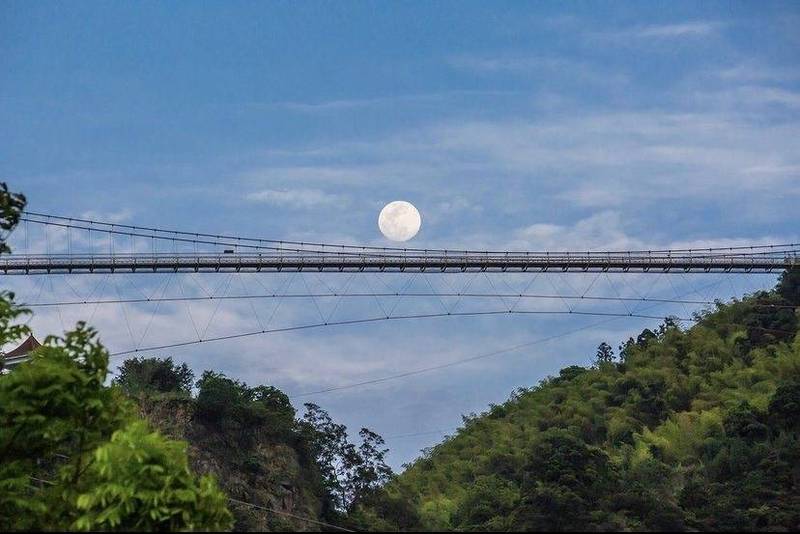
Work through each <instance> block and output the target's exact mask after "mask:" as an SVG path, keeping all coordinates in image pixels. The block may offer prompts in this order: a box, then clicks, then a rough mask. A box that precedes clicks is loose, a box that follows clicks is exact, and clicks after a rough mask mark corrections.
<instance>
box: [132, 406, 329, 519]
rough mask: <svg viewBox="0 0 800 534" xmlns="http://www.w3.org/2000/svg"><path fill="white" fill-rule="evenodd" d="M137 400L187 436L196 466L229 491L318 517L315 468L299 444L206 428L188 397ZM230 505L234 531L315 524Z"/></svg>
mask: <svg viewBox="0 0 800 534" xmlns="http://www.w3.org/2000/svg"><path fill="white" fill-rule="evenodd" d="M135 400H136V402H137V403H138V406H139V409H140V412H141V414H142V416H144V417H146V418H147V419H148V420H149V421H151V423H152V424H153V426H155V427H156V428H158V429H159V430H160V431H161V432H162V433H164V434H166V435H168V436H169V437H171V438H174V439H182V440H186V441H187V442H188V444H189V458H190V461H191V464H192V467H193V468H194V470H195V471H196V472H197V473H211V474H213V475H214V476H215V477H216V478H217V480H218V482H219V484H220V486H221V487H222V488H223V490H224V491H225V492H226V493H227V494H228V496H229V497H231V498H233V499H236V500H239V501H244V502H248V503H253V504H256V505H259V506H261V507H264V508H269V509H272V510H277V511H280V512H287V513H290V514H292V515H295V516H300V517H308V518H312V519H317V518H318V517H319V515H320V511H321V508H322V499H321V498H320V496H319V495H318V491H319V490H318V488H319V484H318V481H319V474H318V472H317V469H316V466H315V465H314V464H313V462H309V461H308V459H307V458H304V457H303V454H302V452H301V451H299V450H298V448H299V447H297V446H298V444H296V443H286V442H282V441H280V440H279V439H277V438H275V437H274V436H271V435H270V433H269V432H268V430H257V431H255V432H254V433H252V434H251V435H248V436H237V435H230V434H226V433H223V432H219V431H217V430H216V429H213V428H209V427H207V426H205V425H203V424H202V423H200V422H198V421H196V420H194V418H193V413H194V411H193V408H194V404H193V400H192V399H190V398H186V397H178V396H174V395H172V396H171V395H146V396H145V395H142V396H139V397H138V398H136V399H135ZM230 510H231V512H232V513H233V514H234V516H235V518H236V525H235V530H237V531H252V530H255V531H276V530H296V531H308V530H315V528H314V526H313V525H312V524H309V523H307V522H305V521H301V520H297V519H292V518H290V517H288V516H284V515H280V514H276V513H273V512H269V511H266V510H260V509H256V508H254V507H250V506H246V505H241V504H237V503H234V502H231V503H230Z"/></svg>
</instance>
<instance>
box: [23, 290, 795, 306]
mask: <svg viewBox="0 0 800 534" xmlns="http://www.w3.org/2000/svg"><path fill="white" fill-rule="evenodd" d="M326 297H327V298H339V297H342V298H389V297H396V298H405V297H413V298H420V297H441V298H459V299H461V298H498V297H500V298H503V297H506V298H515V299H543V300H559V299H564V300H588V301H614V302H655V303H662V304H701V305H712V304H716V301H714V300H687V299H679V298H655V297H654V298H650V297H621V296H582V295H575V296H571V295H555V294H536V293H431V292H414V293H401V292H394V293H380V292H376V293H372V292H358V293H336V292H332V293H288V294H286V295H282V294H280V293H262V294H242V295H220V296H213V295H209V296H204V297H203V296H192V297H186V296H181V297H145V298H127V299H94V300H91V299H86V300H66V301H49V302H33V303H28V304H25V306H26V307H29V308H44V307H53V306H83V305H93V304H136V303H152V302H183V301H204V300H239V299H242V300H245V299H281V298H300V299H308V298H326ZM753 306H757V307H767V308H795V307H796V306H793V305H791V304H753Z"/></svg>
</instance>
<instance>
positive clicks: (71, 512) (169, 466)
mask: <svg viewBox="0 0 800 534" xmlns="http://www.w3.org/2000/svg"><path fill="white" fill-rule="evenodd" d="M23 207H24V197H23V196H22V195H14V194H12V193H9V192H8V188H7V187H6V186H5V184H0V212H1V213H0V228H2V229H4V230H8V231H10V230H13V228H14V225H15V224H16V223H17V221H18V220H19V216H20V213H21V210H22V208H23ZM1 250H4V251H7V250H8V247H7V246H6V244H5V242H3V244H2V247H1ZM24 313H26V311H25V310H23V309H21V308H19V307H17V306H16V305H15V304H14V302H13V295H11V294H10V293H7V292H4V293H0V341H2V342H3V343H6V342H9V341H14V340H15V339H18V338H19V337H20V336H21V335H22V334H24V333H25V332H26V329H25V328H24V327H21V326H19V325H15V324H14V322H15V321H16V320H17V319H18V318H19V317H20V315H22V314H24ZM108 358H109V356H108V352H107V351H106V349H105V348H104V347H103V346H102V345H101V344H100V343H99V342H98V341H97V335H96V332H95V331H94V330H93V329H91V328H89V327H87V326H86V325H85V324H84V323H78V325H77V327H76V328H75V329H74V330H72V331H70V332H67V333H66V334H65V335H64V337H60V338H58V337H53V336H49V337H48V338H46V339H45V342H44V345H43V346H42V347H39V348H38V349H36V350H35V351H33V352H32V353H31V356H30V358H29V359H28V360H27V361H25V362H23V363H21V364H19V365H18V366H16V367H15V368H14V370H13V371H12V372H10V373H7V374H0V458H2V462H0V529H2V530H45V531H49V530H75V529H85V530H89V529H103V530H106V529H114V528H142V529H147V530H149V529H151V528H162V529H163V528H164V527H165V526H168V527H170V528H174V529H177V530H182V529H194V530H208V529H223V528H229V527H230V524H231V520H230V514H229V513H228V510H227V508H226V506H225V497H224V495H223V494H222V493H221V492H220V491H219V489H218V488H217V486H216V484H215V483H214V481H213V480H212V479H209V478H205V477H204V478H203V479H200V480H199V481H197V480H196V477H194V475H192V474H191V473H190V472H188V470H186V469H184V466H185V465H187V464H186V462H187V460H186V453H185V449H184V448H183V447H184V446H183V445H181V444H176V443H174V442H168V441H167V440H164V438H163V437H161V436H160V435H159V434H157V433H153V432H149V431H146V430H145V429H146V424H145V423H144V422H142V421H140V420H139V419H138V418H137V416H136V414H135V410H133V407H132V405H131V404H130V403H129V402H128V401H126V400H125V399H124V398H123V397H122V395H121V393H120V391H119V390H118V389H117V388H109V387H106V386H105V380H106V377H107V373H108ZM119 447H123V448H125V450H127V451H128V453H129V456H128V457H127V459H125V464H126V465H118V464H117V462H118V461H120V460H122V458H123V456H124V455H122V454H121V450H120V449H119ZM145 467H146V468H145ZM94 491H102V492H103V493H102V495H99V496H98V495H97V494H95V493H93V492H94ZM93 495H94V496H95V497H97V498H96V499H95V498H94V497H93ZM154 495H155V496H156V497H155V498H153V496H154ZM123 501H124V502H123ZM132 503H135V505H132ZM165 503H166V504H167V506H166V507H165V506H164V505H165ZM116 504H119V506H116ZM198 506H200V508H198Z"/></svg>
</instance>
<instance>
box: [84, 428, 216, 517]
mask: <svg viewBox="0 0 800 534" xmlns="http://www.w3.org/2000/svg"><path fill="white" fill-rule="evenodd" d="M93 460H94V461H93V462H92V463H90V464H89V466H88V469H87V472H86V474H85V475H84V481H83V485H84V486H85V487H86V488H87V490H86V491H84V492H82V493H80V495H78V498H77V506H78V509H79V510H80V511H81V512H82V513H81V515H80V517H78V519H77V520H76V521H75V523H74V526H75V528H76V529H77V530H85V531H96V530H125V531H153V530H168V531H175V530H192V531H196V530H203V531H219V530H226V529H228V528H230V526H231V522H232V516H231V514H230V512H228V510H227V508H226V507H225V500H226V499H225V495H224V494H223V493H222V492H220V491H219V489H217V486H216V483H215V482H214V480H213V479H212V478H211V477H209V476H204V477H202V478H200V479H199V480H198V479H197V478H196V477H195V476H194V475H193V474H192V472H191V471H190V470H189V464H188V461H187V458H186V444H185V443H183V442H178V441H169V440H166V439H164V438H163V437H161V436H160V435H159V434H158V433H156V432H151V431H150V430H149V429H148V428H147V425H146V424H145V423H143V422H141V421H136V422H133V423H130V424H129V425H128V426H127V427H125V428H124V429H122V430H117V431H116V432H114V434H113V436H112V437H111V441H110V442H108V443H106V444H105V445H102V446H100V447H98V448H97V450H95V451H94V454H93Z"/></svg>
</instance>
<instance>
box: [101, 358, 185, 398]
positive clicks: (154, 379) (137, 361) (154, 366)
mask: <svg viewBox="0 0 800 534" xmlns="http://www.w3.org/2000/svg"><path fill="white" fill-rule="evenodd" d="M113 383H114V385H117V386H119V387H121V388H122V389H123V390H124V391H125V392H126V393H128V394H139V393H142V392H158V393H181V394H184V395H189V393H191V390H192V385H193V384H194V373H192V370H191V369H189V367H188V366H187V365H186V364H185V363H182V364H181V365H177V364H175V363H174V362H173V361H172V358H164V359H162V358H132V359H129V360H125V361H124V362H123V363H122V366H121V367H120V369H119V371H118V373H117V378H115V379H114V382H113Z"/></svg>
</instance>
